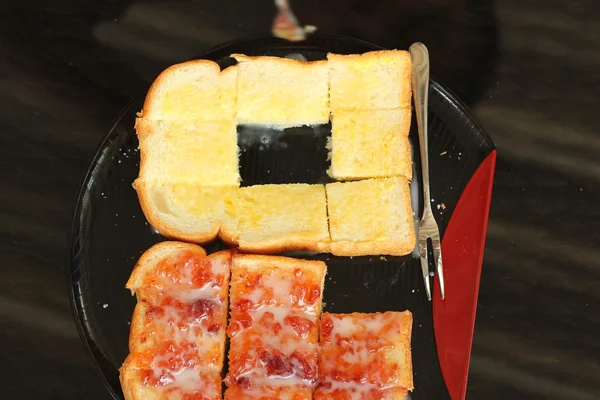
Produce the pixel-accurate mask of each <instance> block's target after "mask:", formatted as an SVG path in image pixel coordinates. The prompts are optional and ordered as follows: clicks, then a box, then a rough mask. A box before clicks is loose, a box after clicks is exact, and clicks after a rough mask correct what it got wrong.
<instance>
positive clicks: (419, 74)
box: [409, 42, 445, 301]
mask: <svg viewBox="0 0 600 400" xmlns="http://www.w3.org/2000/svg"><path fill="white" fill-rule="evenodd" d="M409 52H410V58H411V61H412V90H413V96H414V101H415V111H416V114H417V126H418V130H419V147H420V148H421V169H422V173H423V216H422V217H421V220H420V221H419V232H418V236H419V255H420V256H421V270H422V272H423V280H424V282H425V290H426V292H427V298H428V299H429V300H430V301H431V283H430V281H429V258H428V257H429V256H428V254H429V252H428V239H431V246H432V250H433V258H434V260H433V261H434V263H435V266H436V271H437V276H438V279H439V282H440V291H441V293H442V299H444V295H445V293H444V292H445V290H444V268H443V265H442V251H441V248H440V231H439V229H438V225H437V222H436V221H435V217H434V216H433V211H431V195H430V193H429V154H428V150H429V149H428V145H427V107H428V105H427V103H428V97H429V52H428V51H427V47H425V45H424V44H423V43H420V42H417V43H413V44H412V45H411V46H410V49H409ZM432 276H433V274H432Z"/></svg>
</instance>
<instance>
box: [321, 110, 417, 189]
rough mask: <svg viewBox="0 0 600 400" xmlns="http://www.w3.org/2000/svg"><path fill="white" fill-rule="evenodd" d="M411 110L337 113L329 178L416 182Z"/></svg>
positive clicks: (332, 126) (333, 129)
mask: <svg viewBox="0 0 600 400" xmlns="http://www.w3.org/2000/svg"><path fill="white" fill-rule="evenodd" d="M410 119H411V111H410V109H399V108H397V109H392V110H369V111H362V110H361V111H336V112H335V113H334V114H333V117H332V122H331V136H332V150H331V169H330V170H329V175H330V176H331V177H332V178H334V179H337V180H357V179H365V178H379V177H391V176H403V177H405V178H406V179H408V180H411V179H412V156H411V148H410V142H409V140H408V133H409V131H410Z"/></svg>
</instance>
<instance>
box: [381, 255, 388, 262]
mask: <svg viewBox="0 0 600 400" xmlns="http://www.w3.org/2000/svg"><path fill="white" fill-rule="evenodd" d="M379 259H380V260H381V261H387V258H385V256H379Z"/></svg>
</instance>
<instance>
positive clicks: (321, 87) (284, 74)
mask: <svg viewBox="0 0 600 400" xmlns="http://www.w3.org/2000/svg"><path fill="white" fill-rule="evenodd" d="M232 57H233V58H235V59H236V60H237V61H238V65H237V67H238V69H239V74H238V83H237V119H238V123H239V124H262V125H274V126H278V127H291V126H301V125H314V124H326V123H327V122H329V96H328V91H329V85H328V64H327V61H325V60H322V61H298V60H292V59H287V58H280V57H248V56H245V55H242V54H232Z"/></svg>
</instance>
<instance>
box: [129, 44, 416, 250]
mask: <svg viewBox="0 0 600 400" xmlns="http://www.w3.org/2000/svg"><path fill="white" fill-rule="evenodd" d="M231 57H233V58H234V59H235V60H236V61H237V64H236V65H234V66H230V67H228V68H226V69H224V70H221V69H220V68H219V66H218V65H217V64H216V63H214V62H212V61H208V60H196V61H190V62H187V63H182V64H178V65H176V66H173V67H171V68H168V69H167V70H165V71H164V72H163V73H162V74H161V75H160V76H159V77H158V78H157V79H156V81H155V82H154V84H153V85H152V87H151V89H150V91H149V92H148V95H147V97H146V101H145V103H144V109H143V110H142V111H141V112H140V114H139V118H138V119H137V121H136V130H137V134H138V138H139V141H140V156H141V163H140V173H139V177H138V179H137V180H136V181H135V183H134V187H135V189H136V190H137V193H138V197H139V200H140V204H141V206H142V210H143V211H144V214H145V216H146V218H147V219H148V221H149V222H150V223H151V224H152V225H153V226H154V227H155V228H156V229H157V230H158V231H159V232H160V233H162V234H163V235H165V236H167V237H169V238H173V239H180V240H186V241H191V242H196V243H206V242H209V241H211V240H213V239H215V238H216V237H220V238H221V239H222V240H224V241H226V242H228V243H230V244H232V245H234V246H237V247H238V248H240V249H241V250H244V251H249V252H263V253H278V252H283V251H288V250H308V251H316V252H329V251H331V252H333V253H334V254H337V255H360V254H393V255H399V254H406V253H408V252H410V250H411V249H412V247H411V246H410V244H411V240H412V241H413V242H414V231H413V226H412V224H409V223H407V221H408V219H410V220H411V221H412V212H411V211H410V210H411V205H410V196H408V195H406V193H405V192H406V191H407V190H408V182H409V181H410V180H411V179H412V157H411V148H410V142H409V140H408V132H409V130H410V120H411V105H410V101H411V92H410V70H411V65H410V57H409V55H408V53H407V52H405V51H397V50H386V51H376V52H370V53H365V54H362V55H336V54H328V57H327V60H321V61H312V62H302V61H297V60H292V59H284V58H278V57H249V56H246V55H242V54H233V55H232V56H231ZM329 121H331V124H332V139H331V141H330V147H331V149H330V150H331V168H330V169H329V170H328V171H327V172H328V174H329V175H330V177H332V178H333V179H335V180H338V181H342V182H343V181H356V183H361V184H360V185H358V186H353V185H351V184H350V183H351V182H348V186H344V185H343V184H342V183H341V182H340V184H341V185H342V186H336V185H338V183H333V184H331V185H328V186H327V190H326V189H325V187H324V186H323V185H311V184H305V183H297V184H284V185H255V186H248V187H240V186H241V183H242V182H241V181H242V178H241V176H240V172H239V165H238V164H239V161H238V153H239V148H238V143H237V141H238V132H237V125H239V124H251V125H265V126H269V127H271V128H273V127H274V128H275V129H281V128H286V127H294V126H298V125H312V124H324V123H327V122H329ZM267 141H268V138H267ZM267 173H268V171H267ZM362 182H364V183H362ZM390 182H392V183H394V184H389V183H390ZM400 187H403V188H400ZM368 190H373V191H374V192H372V193H371V194H370V195H369V193H367V192H364V191H368ZM352 191H356V193H354V194H350V193H351V192H352ZM330 194H331V195H330ZM329 197H330V198H329ZM385 199H388V200H385ZM390 199H393V200H394V201H397V203H394V202H388V201H391V200H390ZM373 207H375V208H373ZM366 208H369V211H368V212H364V210H365V209H366ZM397 218H401V220H399V221H397V220H396V219H397ZM386 220H388V221H389V226H387V225H385V224H383V221H386ZM375 221H379V222H375ZM361 224H362V225H361ZM377 224H379V225H377ZM357 227H358V228H357ZM377 229H379V231H377Z"/></svg>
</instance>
